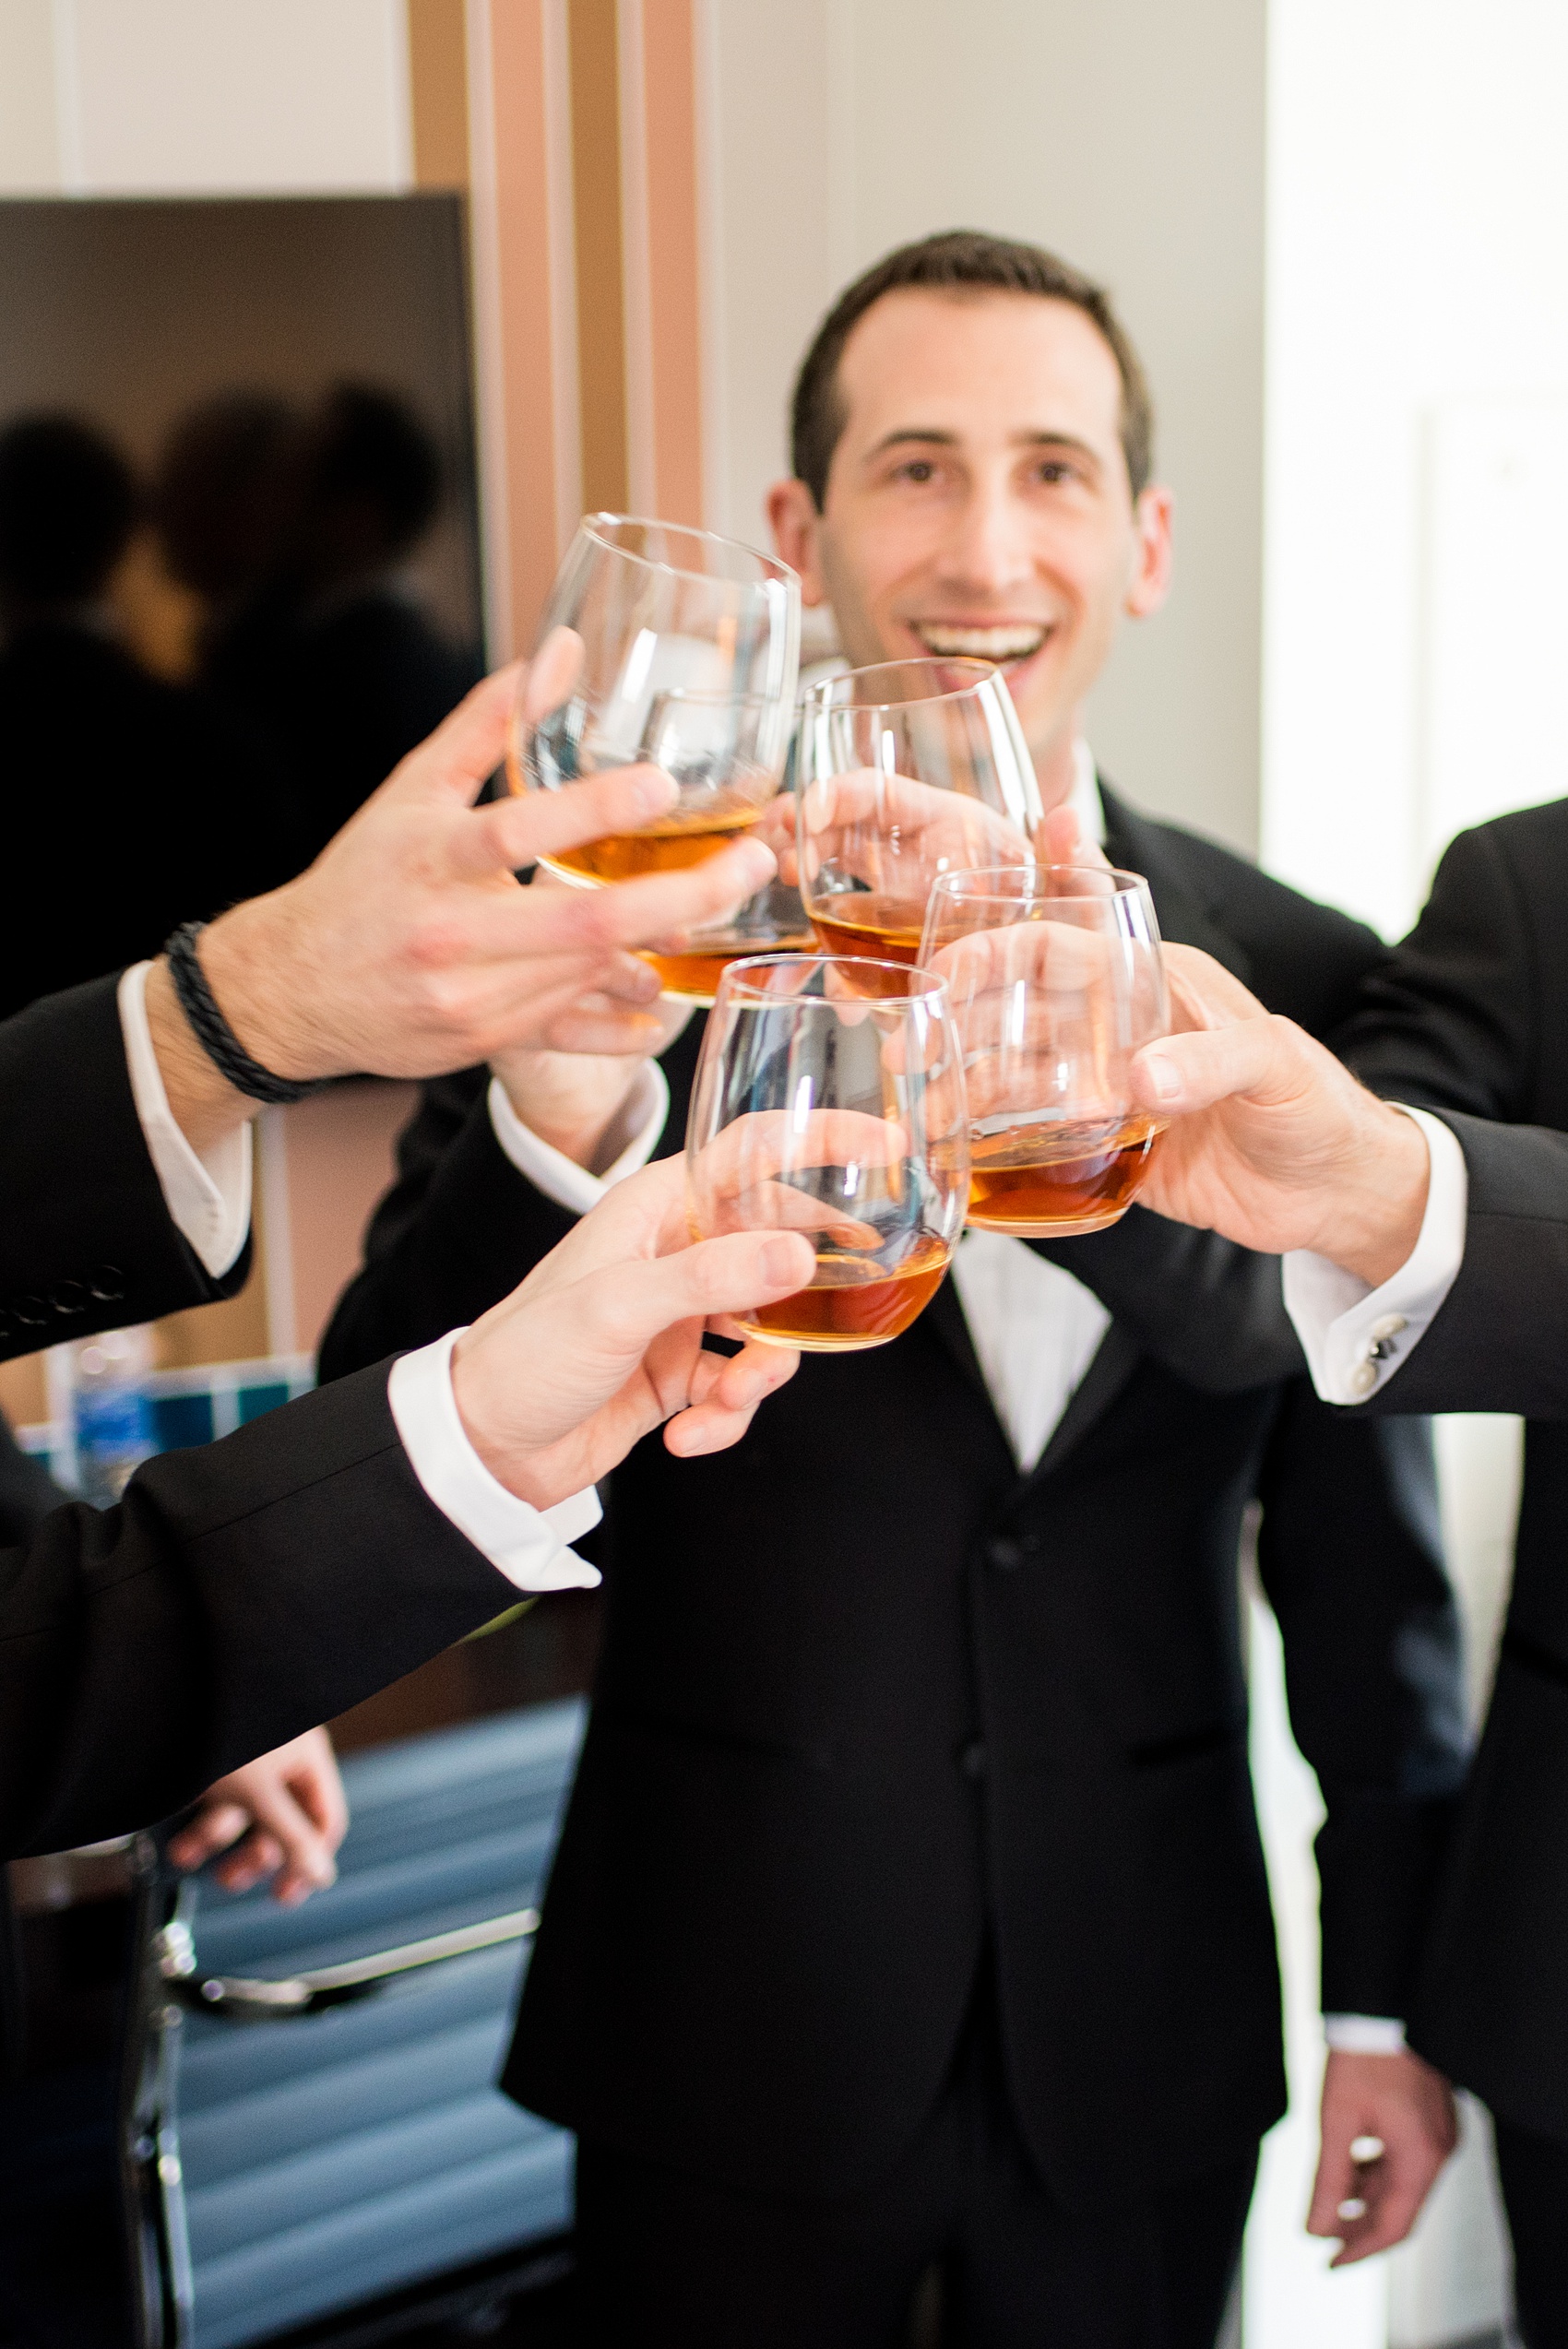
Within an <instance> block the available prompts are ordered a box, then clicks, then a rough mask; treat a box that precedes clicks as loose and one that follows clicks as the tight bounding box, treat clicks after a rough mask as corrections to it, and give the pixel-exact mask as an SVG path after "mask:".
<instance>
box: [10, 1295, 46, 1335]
mask: <svg viewBox="0 0 1568 2349" xmlns="http://www.w3.org/2000/svg"><path fill="white" fill-rule="evenodd" d="M11 1319H12V1320H13V1321H14V1322H19V1323H21V1325H22V1327H23V1329H25V1330H41V1329H42V1328H43V1327H44V1325H45V1323H47V1322H48V1320H49V1307H48V1304H47V1303H46V1301H45V1300H44V1299H42V1297H13V1298H12V1299H11Z"/></svg>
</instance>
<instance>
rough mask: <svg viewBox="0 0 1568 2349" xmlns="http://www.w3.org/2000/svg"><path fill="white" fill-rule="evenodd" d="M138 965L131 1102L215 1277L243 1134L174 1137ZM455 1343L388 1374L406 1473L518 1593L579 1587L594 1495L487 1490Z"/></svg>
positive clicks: (181, 1223) (169, 1199)
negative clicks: (192, 1140)
mask: <svg viewBox="0 0 1568 2349" xmlns="http://www.w3.org/2000/svg"><path fill="white" fill-rule="evenodd" d="M150 968H151V965H150V964H149V963H138V964H137V966H136V967H135V968H134V969H131V970H128V971H126V973H125V977H124V978H123V979H121V981H120V991H119V1005H120V1029H121V1033H122V1035H123V1036H124V1038H125V1064H126V1067H127V1068H128V1070H129V1072H130V1079H131V1096H132V1098H133V1100H134V1101H135V1103H136V1110H137V1118H138V1119H139V1120H140V1122H141V1130H142V1133H143V1135H144V1137H145V1139H146V1142H147V1148H148V1157H150V1158H151V1160H152V1164H153V1168H154V1170H155V1172H156V1173H157V1176H158V1180H159V1182H160V1186H161V1188H162V1192H163V1198H164V1202H165V1204H166V1205H167V1207H168V1209H169V1213H170V1216H172V1219H173V1222H174V1226H175V1228H176V1229H177V1230H178V1231H179V1232H181V1233H182V1234H183V1235H184V1238H185V1239H186V1240H189V1242H190V1244H191V1246H192V1248H193V1249H194V1250H195V1251H196V1255H197V1256H198V1257H199V1258H200V1260H201V1263H203V1265H204V1266H205V1267H206V1269H207V1271H208V1273H209V1274H210V1275H212V1277H213V1279H214V1280H219V1279H221V1277H222V1275H224V1274H225V1273H226V1272H227V1271H228V1270H229V1269H230V1267H231V1265H232V1263H234V1260H235V1259H236V1257H237V1256H238V1255H239V1252H240V1251H241V1249H242V1248H243V1247H244V1244H245V1234H246V1233H247V1232H248V1230H249V1229H250V1220H251V1136H250V1128H249V1127H248V1126H242V1127H241V1128H240V1129H239V1130H238V1131H237V1132H236V1133H232V1134H229V1135H228V1136H226V1137H225V1139H224V1140H223V1141H222V1142H220V1143H219V1144H218V1145H217V1146H216V1147H215V1148H214V1149H213V1150H212V1151H210V1152H209V1153H208V1156H207V1157H205V1158H201V1157H197V1156H196V1152H195V1151H194V1150H193V1149H192V1148H191V1145H190V1144H189V1143H188V1142H187V1141H186V1139H185V1137H184V1134H183V1133H181V1131H180V1129H179V1127H178V1125H177V1124H176V1123H175V1121H174V1117H173V1113H172V1110H171V1109H170V1107H169V1097H168V1094H167V1092H166V1091H165V1090H164V1085H163V1077H162V1073H161V1072H160V1068H159V1065H158V1055H157V1054H156V1052H155V1051H154V1050H153V1049H152V1037H151V1034H150V1032H149V1030H148V1024H147V975H148V970H149V969H150ZM666 1098H668V1096H667V1097H666ZM461 1335H462V1332H461V1331H460V1330H451V1331H449V1332H448V1333H447V1335H445V1337H443V1338H438V1339H437V1340H436V1342H435V1344H434V1346H426V1347H422V1348H421V1350H420V1351H419V1352H418V1353H417V1354H405V1355H404V1356H402V1358H400V1359H399V1360H398V1361H397V1362H395V1363H394V1364H393V1366H392V1375H391V1378H390V1380H389V1382H388V1385H387V1400H388V1402H389V1403H390V1405H391V1406H392V1417H393V1420H394V1422H395V1423H396V1426H397V1430H398V1435H399V1436H400V1437H401V1439H402V1442H403V1449H404V1450H405V1452H407V1453H408V1455H409V1465H410V1467H411V1468H412V1469H413V1472H414V1474H415V1476H416V1477H418V1478H419V1481H420V1483H421V1485H422V1487H423V1488H424V1490H425V1492H426V1493H427V1494H428V1496H429V1498H430V1499H431V1500H432V1501H434V1504H435V1506H436V1508H437V1509H439V1510H440V1512H441V1513H442V1515H443V1516H444V1517H445V1518H447V1519H449V1520H450V1522H451V1523H452V1524H454V1525H456V1526H457V1531H458V1532H459V1533H460V1534H463V1535H465V1536H467V1538H468V1539H469V1541H471V1542H472V1543H473V1545H474V1548H476V1549H478V1550H480V1551H481V1552H482V1553H483V1555H484V1556H485V1557H486V1558H488V1559H489V1560H490V1562H491V1564H492V1565H493V1567H495V1568H496V1569H497V1571H498V1572H501V1573H503V1574H505V1577H506V1580H507V1581H508V1582H509V1583H511V1584H515V1585H516V1587H517V1589H518V1590H521V1591H530V1592H532V1591H556V1590H574V1589H576V1590H582V1589H591V1588H592V1586H593V1585H594V1584H596V1583H597V1582H598V1581H599V1576H598V1574H597V1573H596V1572H595V1571H594V1569H593V1568H592V1567H591V1566H589V1565H588V1564H587V1563H586V1562H585V1561H584V1560H582V1559H580V1558H578V1557H577V1556H576V1552H575V1551H574V1550H572V1549H571V1548H568V1544H569V1543H571V1542H574V1541H576V1540H577V1539H578V1538H579V1537H580V1536H582V1535H583V1534H586V1533H587V1532H588V1529H589V1527H590V1526H592V1525H596V1524H598V1523H599V1514H600V1511H599V1498H598V1495H597V1494H596V1493H595V1492H594V1491H593V1489H592V1488H591V1487H589V1489H588V1491H586V1492H580V1493H575V1494H574V1495H573V1496H572V1497H571V1498H570V1499H569V1500H567V1501H558V1502H557V1503H556V1504H555V1506H554V1507H553V1508H552V1509H542V1510H541V1509H531V1508H530V1507H529V1504H528V1502H527V1501H519V1500H518V1499H517V1496H516V1494H514V1493H510V1492H508V1491H507V1490H506V1489H505V1486H504V1485H500V1484H497V1482H496V1481H495V1478H494V1477H493V1476H492V1475H491V1473H490V1471H489V1469H488V1468H487V1467H486V1466H485V1465H484V1463H483V1461H482V1460H481V1458H480V1456H479V1454H478V1453H477V1452H475V1450H474V1448H473V1446H472V1444H471V1443H469V1440H468V1437H467V1436H466V1435H465V1433H464V1432H463V1423H462V1420H461V1419H460V1418H458V1416H457V1399H456V1397H455V1396H454V1394H453V1392H452V1369H451V1360H452V1348H453V1347H454V1345H455V1344H456V1343H457V1339H458V1338H459V1337H460V1336H461Z"/></svg>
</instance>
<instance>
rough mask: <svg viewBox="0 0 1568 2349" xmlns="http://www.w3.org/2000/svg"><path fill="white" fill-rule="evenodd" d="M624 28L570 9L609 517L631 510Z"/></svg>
mask: <svg viewBox="0 0 1568 2349" xmlns="http://www.w3.org/2000/svg"><path fill="white" fill-rule="evenodd" d="M617 18H618V11H617V7H616V0H566V22H567V26H568V28H569V32H570V40H571V69H572V194H573V199H574V206H575V217H576V260H577V375H578V383H579V386H580V400H579V412H580V415H581V420H582V425H581V429H582V465H583V497H584V501H585V503H586V504H588V506H589V507H590V508H592V509H594V510H606V509H607V510H608V511H610V512H611V513H624V511H625V508H626V504H627V497H626V319H625V300H624V272H623V263H622V218H621V93H620V84H621V73H620V55H619V49H620V42H619V25H618V21H617Z"/></svg>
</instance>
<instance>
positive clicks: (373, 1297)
mask: <svg viewBox="0 0 1568 2349" xmlns="http://www.w3.org/2000/svg"><path fill="white" fill-rule="evenodd" d="M489 1087H490V1079H489V1073H488V1071H486V1070H483V1069H468V1070H465V1071H463V1072H462V1074H459V1075H457V1076H451V1077H443V1078H442V1079H441V1080H440V1081H439V1082H438V1083H437V1084H434V1085H427V1086H425V1088H424V1090H423V1093H422V1095H421V1097H420V1106H419V1108H418V1109H417V1110H416V1111H415V1113H414V1116H413V1117H412V1118H411V1119H410V1122H409V1123H408V1125H406V1126H405V1127H404V1129H403V1133H402V1134H401V1136H400V1138H399V1140H398V1179H397V1180H396V1182H395V1183H394V1184H393V1186H392V1188H391V1190H390V1191H389V1192H387V1193H386V1197H385V1198H384V1199H383V1201H382V1202H381V1204H380V1206H379V1207H378V1208H377V1209H376V1211H375V1214H374V1216H373V1217H372V1218H371V1224H370V1229H369V1231H368V1232H367V1233H366V1235H365V1246H364V1262H363V1263H362V1265H361V1267H360V1270H359V1272H358V1273H357V1274H356V1275H355V1276H354V1278H353V1279H352V1280H351V1281H350V1284H349V1286H348V1287H347V1288H346V1289H345V1290H344V1292H343V1294H342V1296H341V1297H340V1298H339V1301H338V1306H337V1310H336V1311H335V1312H334V1314H333V1316H332V1320H331V1323H330V1324H329V1326H328V1328H327V1335H326V1337H325V1338H324V1339H323V1341H322V1347H321V1361H320V1371H321V1376H322V1378H323V1379H324V1380H327V1379H338V1378H341V1377H343V1376H344V1374H345V1373H346V1372H347V1371H350V1370H359V1369H361V1368H362V1365H363V1364H365V1363H366V1362H374V1361H376V1360H378V1359H379V1358H380V1357H381V1356H383V1355H384V1354H391V1353H396V1352H398V1351H400V1350H401V1349H402V1348H404V1347H414V1346H424V1345H428V1344H429V1343H430V1342H431V1340H432V1339H434V1338H437V1337H439V1336H441V1335H443V1333H444V1332H445V1331H446V1330H449V1329H451V1328H453V1327H454V1326H456V1325H457V1324H459V1323H468V1322H472V1321H475V1320H477V1319H478V1317H479V1315H480V1314H481V1313H483V1312H485V1311H488V1310H489V1308H490V1307H491V1306H492V1305H493V1304H494V1303H495V1302H496V1300H497V1299H498V1298H502V1297H505V1295H506V1294H507V1292H508V1291H509V1290H511V1289H513V1288H515V1287H517V1283H518V1282H519V1281H520V1280H522V1279H524V1278H525V1277H526V1276H527V1275H528V1274H529V1273H530V1272H531V1271H532V1270H533V1268H534V1266H535V1264H537V1263H538V1262H539V1260H540V1257H541V1256H544V1255H546V1254H548V1252H549V1251H550V1250H551V1249H552V1248H553V1247H554V1246H555V1244H556V1242H557V1240H564V1238H565V1236H566V1234H567V1232H568V1231H570V1230H571V1228H572V1227H573V1225H574V1224H575V1223H576V1216H574V1215H572V1214H571V1213H570V1212H569V1211H568V1210H567V1209H566V1208H564V1207H558V1206H557V1205H556V1204H555V1203H554V1201H553V1200H551V1199H547V1198H546V1197H545V1196H544V1194H543V1192H540V1191H538V1190H536V1189H535V1188H534V1185H533V1184H532V1183H531V1182H529V1180H528V1178H527V1176H525V1175H521V1174H519V1173H518V1171H517V1168H516V1167H514V1166H513V1164H512V1162H511V1160H510V1159H509V1158H508V1157H507V1156H506V1154H505V1151H504V1150H503V1149H502V1147H501V1145H500V1144H499V1143H498V1142H497V1141H496V1139H495V1131H494V1128H493V1126H492V1124H491V1122H490V1110H489V1107H488V1103H487V1095H488V1093H489Z"/></svg>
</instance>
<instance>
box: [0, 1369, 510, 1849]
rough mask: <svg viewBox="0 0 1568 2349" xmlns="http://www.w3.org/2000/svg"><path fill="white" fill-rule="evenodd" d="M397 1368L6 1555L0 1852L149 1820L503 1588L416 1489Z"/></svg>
mask: <svg viewBox="0 0 1568 2349" xmlns="http://www.w3.org/2000/svg"><path fill="white" fill-rule="evenodd" d="M386 1374H387V1365H386V1363H378V1364H376V1365H374V1367H373V1368H372V1369H370V1370H365V1371H364V1372H362V1374H361V1375H360V1376H359V1377H358V1378H354V1379H349V1380H345V1381H343V1382H341V1383H340V1384H339V1385H338V1386H335V1387H332V1388H329V1389H327V1391H325V1392H323V1393H321V1394H311V1395H305V1396H303V1398H302V1399H301V1400H300V1401H299V1402H297V1403H291V1404H288V1405H286V1406H284V1407H283V1408H282V1409H280V1410H279V1411H275V1412H271V1413H269V1414H268V1415H267V1418H263V1419H258V1420H256V1421H255V1423H254V1424H253V1425H252V1426H250V1427H246V1428H242V1429H241V1430H239V1432H238V1433H237V1434H235V1435H232V1436H228V1437H226V1438H224V1440H223V1441H221V1442H220V1443H215V1444H209V1445H207V1446H205V1447H203V1448H202V1449H200V1450H197V1451H193V1452H178V1453H168V1454H166V1455H165V1456H164V1457H163V1458H162V1459H160V1460H152V1461H149V1462H148V1464H147V1465H146V1466H145V1467H143V1468H141V1469H139V1470H138V1471H137V1475H136V1477H134V1478H133V1480H132V1482H131V1484H130V1486H129V1487H128V1488H127V1490H126V1494H125V1500H124V1501H123V1502H122V1503H121V1504H120V1506H119V1507H118V1508H116V1509H111V1510H105V1511H103V1512H102V1513H100V1512H99V1511H97V1510H94V1509H89V1508H86V1507H83V1506H73V1507H70V1508H66V1509H62V1510H59V1511H57V1512H56V1513H54V1514H53V1516H52V1517H50V1518H48V1519H47V1520H46V1521H45V1523H44V1524H42V1526H41V1527H40V1528H39V1530H38V1531H37V1532H36V1533H35V1534H34V1535H33V1536H31V1538H30V1540H29V1541H27V1542H26V1543H24V1544H22V1545H20V1546H18V1547H15V1548H5V1549H0V1855H3V1856H7V1857H8V1856H12V1855H15V1854H17V1853H20V1852H28V1851H56V1850H60V1849H62V1848H64V1847H65V1846H67V1845H73V1844H81V1843H90V1842H93V1841H96V1840H97V1839H98V1838H99V1837H101V1836H104V1835H113V1834H117V1833H120V1832H122V1831H123V1830H125V1829H127V1828H132V1827H137V1826H142V1825H145V1824H146V1822H147V1821H148V1820H152V1819H160V1818H163V1817H165V1816H166V1815H167V1814H168V1813H169V1812H170V1811H172V1810H174V1809H178V1808H179V1807H180V1806H181V1805H182V1804H184V1803H185V1802H187V1801H189V1800H190V1799H191V1798H192V1797H194V1796H196V1794H198V1793H199V1792H200V1790H201V1789H202V1787H204V1786H206V1785H210V1783H211V1782H212V1780H213V1779H215V1778H219V1777H221V1776H222V1775H223V1774H224V1773H225V1772H226V1771H229V1770H232V1769H233V1768H235V1767H236V1765H237V1764H238V1763H240V1762H248V1761H250V1760H252V1759H253V1758H254V1757H255V1755H256V1754H258V1753H265V1752H267V1751H268V1750H270V1749H271V1748H272V1747H274V1746H278V1745H281V1744H282V1743H283V1742H284V1741H285V1739H287V1738H292V1737H297V1736H298V1735H299V1734H300V1732H301V1731H302V1730H304V1729H308V1728H312V1727H314V1726H315V1724H316V1723H317V1722H318V1721H326V1720H329V1719H330V1718H331V1717H332V1715H333V1714H337V1713H341V1712H343V1711H345V1710H346V1709H347V1708H348V1707H349V1706H350V1705H351V1704H357V1703H358V1702H360V1700H361V1699H362V1697H366V1696H369V1695H371V1694H372V1693H373V1692H374V1691H375V1690H377V1689H380V1688H384V1687H385V1686H386V1684H387V1683H388V1682H389V1681H391V1680H396V1679H400V1678H401V1676H402V1675H403V1674H404V1673H405V1672H409V1671H411V1670H412V1669H413V1667H414V1666H415V1665H417V1664H422V1663H423V1662H424V1661H425V1659H426V1658H427V1657H429V1656H431V1655H435V1654H437V1653H438V1652H439V1650H441V1649H442V1648H445V1647H448V1646H450V1645H451V1643H453V1642H454V1641H455V1640H458V1639H461V1638H463V1637H464V1636H465V1635H466V1634H467V1633H468V1632H469V1631H474V1630H476V1629H477V1628H478V1627H479V1625H480V1624H481V1623H484V1622H487V1621H489V1620H490V1619H492V1618H493V1616H495V1615H496V1614H498V1613H500V1612H501V1610H502V1609H503V1608H505V1606H506V1605H507V1604H508V1602H509V1599H510V1598H511V1597H513V1596H515V1593H514V1592H513V1589H512V1585H511V1584H509V1583H508V1582H507V1581H506V1580H505V1577H504V1576H503V1575H501V1574H500V1573H498V1572H496V1570H495V1568H494V1567H493V1566H492V1565H491V1564H490V1563H489V1562H488V1560H486V1559H484V1558H483V1557H481V1554H480V1552H479V1551H478V1550H477V1549H475V1548H473V1547H472V1545H471V1544H470V1543H469V1542H468V1541H466V1540H465V1539H464V1538H463V1536H462V1535H460V1534H459V1533H457V1530H456V1529H455V1528H454V1527H453V1526H452V1525H451V1524H449V1523H448V1521H447V1520H446V1519H445V1517H444V1516H443V1515H442V1514H441V1513H440V1511H439V1510H437V1509H436V1508H435V1507H434V1505H433V1504H432V1503H431V1502H430V1501H428V1500H427V1499H426V1498H425V1495H424V1493H423V1491H422V1489H421V1487H420V1486H419V1484H418V1482H417V1480H416V1478H415V1477H414V1474H413V1470H412V1469H411V1467H410V1465H409V1460H408V1455H407V1454H406V1453H405V1452H404V1450H403V1447H402V1445H401V1443H400V1442H399V1441H398V1432H397V1429H396V1426H395V1425H394V1423H393V1419H392V1414H391V1410H390V1407H389V1406H388V1404H387V1400H386Z"/></svg>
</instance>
